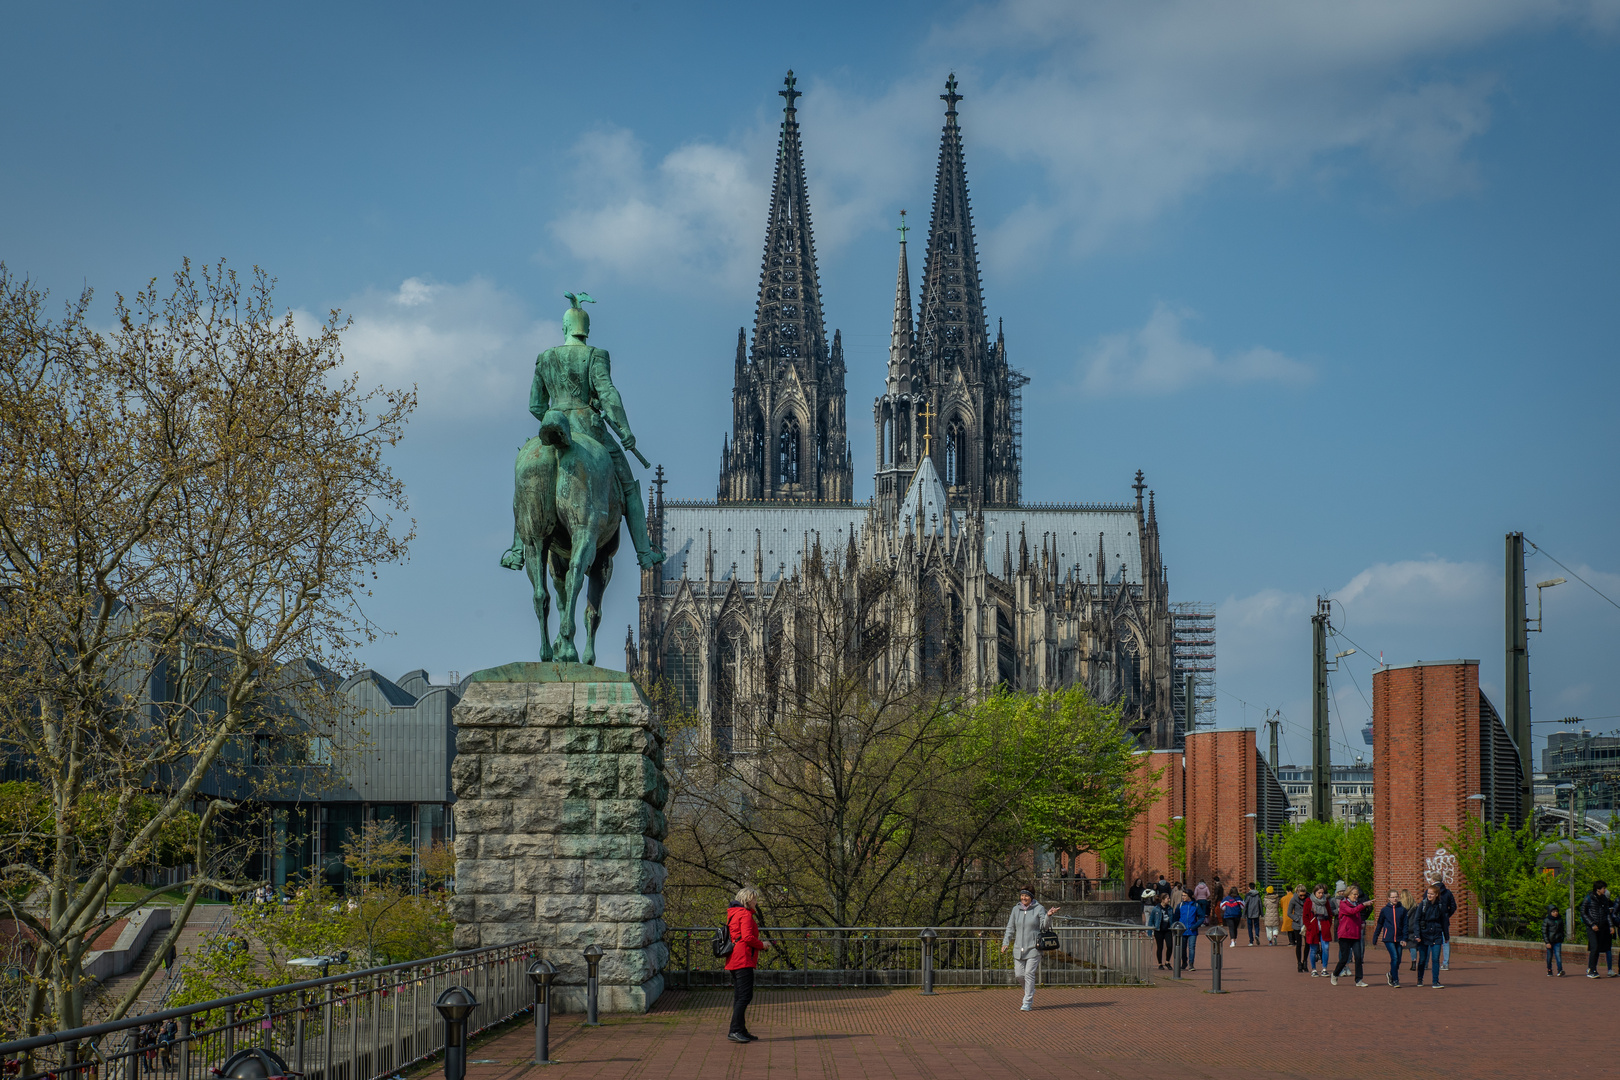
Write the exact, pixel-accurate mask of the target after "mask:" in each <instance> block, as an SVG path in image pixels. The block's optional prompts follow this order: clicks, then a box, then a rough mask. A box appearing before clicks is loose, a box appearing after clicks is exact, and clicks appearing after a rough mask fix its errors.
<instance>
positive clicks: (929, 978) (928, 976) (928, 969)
mask: <svg viewBox="0 0 1620 1080" xmlns="http://www.w3.org/2000/svg"><path fill="white" fill-rule="evenodd" d="M917 936H918V937H920V938H922V992H923V996H924V997H933V996H934V942H935V941H937V940H938V939H939V931H938V930H935V929H934V928H933V927H932V926H930V927H929V928H928V929H926V930H924V931H923V932H922V933H921V934H919V935H917Z"/></svg>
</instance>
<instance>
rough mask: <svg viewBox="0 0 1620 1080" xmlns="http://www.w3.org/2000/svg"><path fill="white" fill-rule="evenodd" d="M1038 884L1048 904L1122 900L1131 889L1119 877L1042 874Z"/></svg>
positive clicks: (1041, 897)
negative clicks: (1074, 901) (1076, 876)
mask: <svg viewBox="0 0 1620 1080" xmlns="http://www.w3.org/2000/svg"><path fill="white" fill-rule="evenodd" d="M1036 885H1037V887H1038V890H1039V892H1040V894H1041V895H1040V899H1041V900H1042V901H1043V902H1045V903H1048V904H1058V903H1067V902H1069V901H1073V900H1094V901H1103V902H1107V901H1120V900H1124V899H1126V895H1125V894H1126V893H1127V892H1128V891H1129V890H1128V889H1127V888H1126V887H1125V882H1123V881H1121V880H1120V879H1119V878H1075V877H1060V876H1058V875H1057V874H1042V875H1041V876H1040V877H1039V878H1038V879H1037V880H1036Z"/></svg>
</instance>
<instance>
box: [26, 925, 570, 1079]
mask: <svg viewBox="0 0 1620 1080" xmlns="http://www.w3.org/2000/svg"><path fill="white" fill-rule="evenodd" d="M538 945H539V942H538V940H527V941H520V942H515V943H514V944H511V945H491V946H487V947H485V948H481V949H465V950H462V951H461V952H452V953H442V954H440V955H438V956H430V957H426V958H425V959H422V960H407V961H405V962H403V963H399V964H387V965H385V966H383V967H374V968H362V969H360V970H357V971H348V972H344V973H343V974H341V975H328V976H326V977H325V978H321V979H306V980H304V981H303V982H295V983H283V984H281V985H280V986H271V987H266V988H265V989H263V990H251V991H249V992H247V993H245V994H233V995H231V996H230V997H223V998H215V999H214V1000H212V1001H199V1002H197V1003H196V1004H195V1005H182V1006H180V1007H178V1008H173V1009H164V1010H162V1011H161V1012H155V1013H145V1014H143V1015H141V1016H126V1017H124V1018H123V1019H122V1020H110V1021H108V1022H106V1023H104V1024H91V1025H88V1026H86V1027H79V1028H70V1029H68V1030H67V1031H53V1032H47V1033H46V1034H44V1035H34V1036H32V1037H30V1038H27V1039H18V1040H15V1041H13V1042H8V1043H0V1056H5V1055H9V1054H24V1053H27V1052H28V1051H30V1050H38V1049H41V1048H43V1047H47V1046H60V1045H61V1044H63V1043H73V1042H83V1041H86V1040H89V1039H94V1038H97V1037H99V1036H102V1035H110V1034H112V1033H113V1032H116V1031H127V1030H129V1029H130V1028H136V1027H145V1026H146V1025H148V1024H157V1023H162V1022H163V1021H165V1020H178V1019H179V1018H181V1017H183V1016H193V1015H195V1014H197V1013H202V1012H210V1011H212V1010H214V1009H229V1008H231V1007H233V1006H236V1005H244V1004H246V1003H248V1002H250V1001H258V1000H260V999H262V998H279V997H285V996H287V995H288V994H301V993H303V992H304V991H308V990H314V989H316V988H317V987H322V986H332V985H335V984H337V983H344V982H352V981H355V980H358V979H362V978H376V977H377V976H380V975H385V974H388V973H389V972H395V971H405V970H407V969H410V968H419V967H427V966H429V965H434V964H440V963H447V962H451V963H457V964H458V965H461V966H465V965H466V964H467V962H469V961H470V962H474V963H476V962H477V958H478V957H480V956H482V955H483V954H486V953H500V952H512V951H515V950H522V949H529V948H534V947H536V946H538Z"/></svg>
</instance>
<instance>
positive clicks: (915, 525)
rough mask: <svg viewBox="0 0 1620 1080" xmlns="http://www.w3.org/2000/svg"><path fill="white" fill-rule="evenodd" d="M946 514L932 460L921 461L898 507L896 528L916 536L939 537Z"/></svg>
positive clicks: (945, 504)
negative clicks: (914, 533) (913, 533)
mask: <svg viewBox="0 0 1620 1080" xmlns="http://www.w3.org/2000/svg"><path fill="white" fill-rule="evenodd" d="M950 512H951V510H950V506H949V504H947V503H946V501H945V485H944V483H942V482H941V481H940V479H939V470H937V469H935V468H934V459H933V458H932V457H924V458H923V459H922V464H921V465H919V466H918V467H917V471H916V473H915V474H914V475H913V476H912V478H911V486H910V487H909V488H907V489H906V497H905V499H904V500H903V501H902V502H901V503H900V527H901V528H902V529H908V528H909V529H911V530H912V531H914V532H917V533H919V534H921V533H942V532H944V531H945V524H946V522H945V518H946V515H947V514H949V513H950ZM919 514H920V515H921V517H920V519H919V517H918V515H919Z"/></svg>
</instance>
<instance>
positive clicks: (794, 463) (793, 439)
mask: <svg viewBox="0 0 1620 1080" xmlns="http://www.w3.org/2000/svg"><path fill="white" fill-rule="evenodd" d="M776 442H777V446H776V482H777V483H779V484H797V483H798V482H799V421H798V419H797V418H796V417H792V416H790V417H788V418H787V419H786V420H783V421H782V434H781V436H780V437H779V438H778V439H777V441H776Z"/></svg>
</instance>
